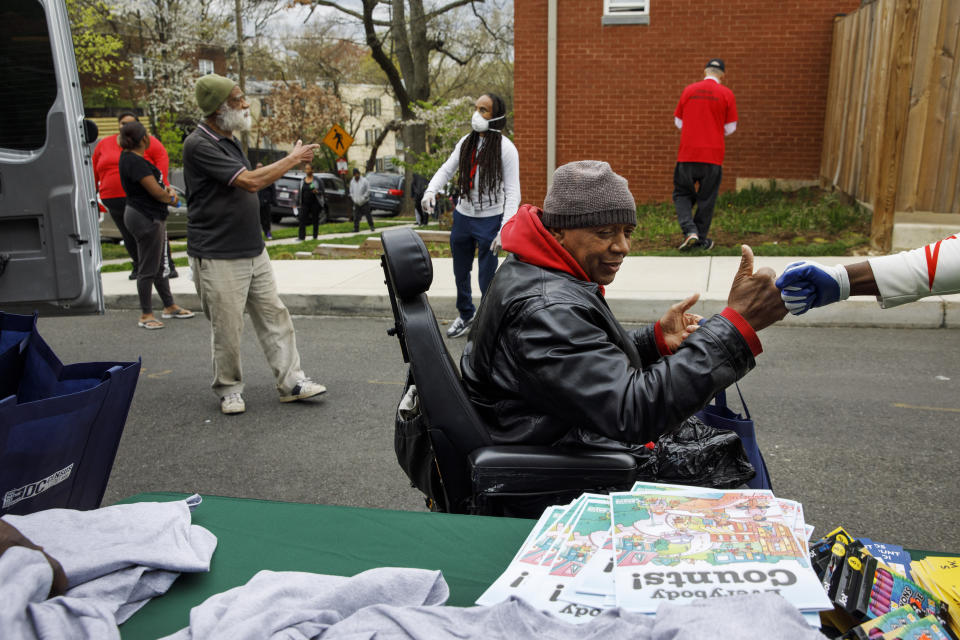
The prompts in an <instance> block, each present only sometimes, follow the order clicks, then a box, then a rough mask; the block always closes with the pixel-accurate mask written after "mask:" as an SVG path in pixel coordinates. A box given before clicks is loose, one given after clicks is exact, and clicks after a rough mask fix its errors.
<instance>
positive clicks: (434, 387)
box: [381, 228, 492, 501]
mask: <svg viewBox="0 0 960 640" xmlns="http://www.w3.org/2000/svg"><path fill="white" fill-rule="evenodd" d="M381 239H382V242H383V254H384V256H383V260H382V262H383V266H384V271H385V275H386V278H387V288H388V289H389V290H390V296H391V303H392V305H393V311H394V320H395V332H396V335H397V338H398V339H399V340H400V345H401V349H402V350H403V353H404V358H405V359H406V361H407V362H409V363H410V369H411V373H412V375H413V379H414V382H415V384H416V385H417V392H418V395H419V398H420V405H421V410H422V412H423V414H424V416H425V417H426V419H427V423H428V425H429V429H430V434H431V440H432V442H433V446H434V450H435V453H436V457H437V464H438V466H439V470H440V475H441V477H442V479H443V482H444V485H445V487H446V490H447V493H448V496H449V498H450V500H451V501H456V500H457V499H459V498H463V497H468V496H469V495H470V493H471V489H470V481H469V477H468V465H467V460H466V457H467V455H469V454H470V453H471V452H472V451H474V450H476V449H479V448H480V447H484V446H489V445H491V444H492V441H491V439H490V435H489V431H488V430H487V428H486V426H485V425H484V424H483V421H482V420H481V419H480V417H479V415H478V414H477V412H476V410H475V409H474V407H473V405H472V404H471V403H470V400H469V398H468V397H467V394H466V391H465V390H464V388H463V383H462V381H461V379H460V372H459V369H458V368H457V366H456V364H455V363H454V361H453V358H451V356H450V352H449V351H448V350H447V347H446V343H445V342H444V339H443V336H442V335H441V333H440V328H439V327H438V326H437V320H436V317H435V316H434V314H433V309H432V308H431V306H430V302H429V301H428V299H427V295H426V292H427V290H428V289H429V288H430V285H431V284H432V282H433V263H432V261H431V259H430V254H429V253H428V252H427V248H426V245H424V243H423V240H422V239H421V238H420V236H419V235H417V234H416V233H415V232H414V231H413V229H410V228H403V229H390V230H389V231H385V232H384V233H383V234H382V235H381Z"/></svg>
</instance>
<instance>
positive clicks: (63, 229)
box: [0, 0, 103, 315]
mask: <svg viewBox="0 0 960 640" xmlns="http://www.w3.org/2000/svg"><path fill="white" fill-rule="evenodd" d="M96 139H97V128H96V125H95V124H93V123H92V122H90V121H88V120H84V117H83V100H82V99H81V96H80V81H79V78H78V77H77V64H76V60H75V58H74V54H73V41H72V39H71V37H70V24H69V20H68V18H67V9H66V5H65V3H64V0H2V1H0V311H10V312H20V313H23V312H33V311H39V312H40V314H41V315H53V314H80V313H102V312H103V289H102V286H101V282H100V264H101V256H100V238H99V230H98V227H97V221H98V211H97V204H96V191H95V186H94V183H93V169H92V164H91V154H92V152H93V146H92V143H93V142H95V141H96Z"/></svg>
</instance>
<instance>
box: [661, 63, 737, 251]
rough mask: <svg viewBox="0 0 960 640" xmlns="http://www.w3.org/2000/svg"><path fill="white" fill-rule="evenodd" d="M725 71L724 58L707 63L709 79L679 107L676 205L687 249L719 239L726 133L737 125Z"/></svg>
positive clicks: (685, 92)
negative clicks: (714, 230) (714, 229)
mask: <svg viewBox="0 0 960 640" xmlns="http://www.w3.org/2000/svg"><path fill="white" fill-rule="evenodd" d="M725 72H726V67H725V65H724V64H723V60H721V59H720V58H713V59H712V60H710V61H709V62H707V66H706V68H705V69H704V76H705V77H704V79H703V80H701V81H700V82H695V83H693V84H691V85H688V86H687V88H685V89H684V90H683V94H682V95H681V96H680V102H679V103H678V104H677V109H676V111H674V112H673V120H674V123H675V124H676V125H677V128H678V129H680V151H679V153H678V154H677V166H676V168H675V169H674V170H673V204H674V206H675V207H676V210H677V220H678V221H679V222H680V229H681V231H683V242H681V243H680V250H681V251H687V250H689V249H698V248H699V249H703V250H704V251H709V250H710V249H712V248H713V240H711V239H710V238H709V237H708V236H707V234H708V233H709V232H710V222H711V221H712V220H713V208H714V205H716V203H717V193H718V192H719V190H720V179H721V178H722V177H723V167H722V165H723V155H724V137H726V136H728V135H730V134H731V133H733V132H734V131H736V129H737V103H736V100H735V99H734V97H733V91H731V90H730V89H728V88H727V87H725V86H723V85H722V84H721V80H723V76H724V73H725ZM694 204H696V206H697V213H696V215H695V216H694V214H693V206H694Z"/></svg>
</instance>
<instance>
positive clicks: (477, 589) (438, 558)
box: [120, 492, 535, 640]
mask: <svg viewBox="0 0 960 640" xmlns="http://www.w3.org/2000/svg"><path fill="white" fill-rule="evenodd" d="M187 495H188V494H184V493H170V492H157V493H141V494H138V495H135V496H132V497H130V498H127V499H125V500H123V502H167V501H171V500H182V499H184V498H186V497H187ZM193 522H194V524H198V525H201V526H203V527H205V528H207V529H209V530H210V531H211V532H212V533H213V534H214V535H215V536H217V540H218V541H219V542H218V544H217V550H216V551H215V552H214V554H213V560H212V562H211V565H210V572H209V573H202V574H184V575H181V576H180V577H179V578H177V581H176V582H175V583H174V584H173V586H172V587H171V588H170V591H169V592H167V593H166V594H165V595H163V596H161V597H159V598H155V599H154V600H152V601H151V602H149V603H148V604H147V605H146V606H145V607H144V608H143V609H141V610H140V611H138V612H137V613H136V614H135V615H134V616H133V617H132V618H131V619H130V620H128V621H127V622H126V623H124V624H123V625H122V626H121V627H120V633H121V636H122V637H123V638H124V639H125V640H127V639H137V638H150V639H151V640H153V639H155V638H158V637H161V636H164V635H168V634H171V633H174V632H175V631H178V630H180V629H182V628H184V627H186V626H187V625H188V623H189V617H190V609H191V608H192V607H194V606H196V605H198V604H200V603H201V602H203V601H204V600H206V599H207V598H208V597H210V596H212V595H214V594H216V593H220V592H223V591H226V590H228V589H232V588H233V587H237V586H240V585H242V584H245V583H246V582H247V581H248V580H249V579H250V578H252V577H253V576H254V574H256V573H257V572H258V571H260V570H262V569H270V570H273V571H309V572H312V573H326V574H331V575H340V576H352V575H355V574H357V573H360V572H362V571H366V570H367V569H372V568H374V567H413V568H418V569H439V570H441V571H443V576H444V578H445V579H446V581H447V584H448V585H449V587H450V599H449V601H448V604H451V605H456V606H470V605H472V604H473V602H474V600H476V599H477V598H478V597H479V596H480V594H481V593H483V591H484V590H485V589H486V588H487V587H488V586H490V584H491V583H492V582H493V581H494V580H496V579H497V577H498V576H499V575H500V574H501V573H502V572H503V570H504V569H506V567H507V565H508V564H509V563H510V560H511V559H512V558H513V555H514V554H515V553H516V552H517V550H518V549H519V548H520V545H521V544H523V540H524V539H525V538H526V536H527V534H528V533H529V532H530V530H531V529H532V528H533V525H534V522H535V521H534V520H520V519H514V518H490V517H482V516H463V515H452V514H444V513H426V512H415V511H389V510H385V509H361V508H356V507H335V506H327V505H316V504H298V503H289V502H270V501H266V500H250V499H246V498H225V497H219V496H203V504H201V505H200V506H199V507H197V509H196V510H195V511H194V512H193Z"/></svg>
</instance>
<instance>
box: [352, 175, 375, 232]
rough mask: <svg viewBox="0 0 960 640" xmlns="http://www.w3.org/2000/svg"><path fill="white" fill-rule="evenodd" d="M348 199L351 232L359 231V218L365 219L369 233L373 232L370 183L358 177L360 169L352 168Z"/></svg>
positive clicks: (360, 176)
mask: <svg viewBox="0 0 960 640" xmlns="http://www.w3.org/2000/svg"><path fill="white" fill-rule="evenodd" d="M350 199H351V200H353V231H354V233H356V232H357V231H360V218H361V217H363V216H366V217H367V224H369V225H370V231H373V230H374V228H373V214H372V213H370V183H369V182H367V179H366V178H364V177H363V176H362V175H360V169H357V168H356V167H354V169H353V180H351V181H350Z"/></svg>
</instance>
